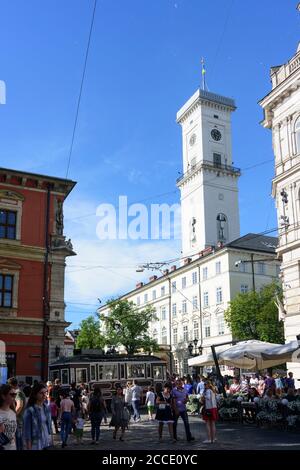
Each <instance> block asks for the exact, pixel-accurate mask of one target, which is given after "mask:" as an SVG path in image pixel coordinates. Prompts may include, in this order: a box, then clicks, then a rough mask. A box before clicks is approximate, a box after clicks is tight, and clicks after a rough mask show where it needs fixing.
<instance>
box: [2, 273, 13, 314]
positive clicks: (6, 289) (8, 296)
mask: <svg viewBox="0 0 300 470" xmlns="http://www.w3.org/2000/svg"><path fill="white" fill-rule="evenodd" d="M13 279H14V277H13V276H12V275H8V274H0V307H12V301H13Z"/></svg>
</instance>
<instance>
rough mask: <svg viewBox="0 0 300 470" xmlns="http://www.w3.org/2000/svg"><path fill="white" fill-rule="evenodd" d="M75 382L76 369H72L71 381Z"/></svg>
mask: <svg viewBox="0 0 300 470" xmlns="http://www.w3.org/2000/svg"><path fill="white" fill-rule="evenodd" d="M73 382H75V369H73V368H72V369H70V383H71V384H72V383H73Z"/></svg>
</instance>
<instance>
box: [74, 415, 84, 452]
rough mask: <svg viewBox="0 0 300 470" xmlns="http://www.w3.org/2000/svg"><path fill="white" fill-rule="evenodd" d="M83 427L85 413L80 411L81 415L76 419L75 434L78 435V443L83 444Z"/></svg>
mask: <svg viewBox="0 0 300 470" xmlns="http://www.w3.org/2000/svg"><path fill="white" fill-rule="evenodd" d="M83 428H84V418H83V413H80V414H79V417H78V418H77V419H76V421H75V436H76V443H77V445H79V444H83V442H82V436H83Z"/></svg>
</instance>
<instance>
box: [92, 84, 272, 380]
mask: <svg viewBox="0 0 300 470" xmlns="http://www.w3.org/2000/svg"><path fill="white" fill-rule="evenodd" d="M235 108H236V107H235V103H234V101H233V100H232V99H231V98H227V97H224V96H220V95H216V94H215V93H210V92H208V91H206V90H197V92H196V93H195V94H194V95H193V96H192V97H191V98H190V99H189V100H188V101H187V103H186V104H185V105H184V106H183V107H182V108H181V109H180V111H179V112H178V113H177V122H178V123H179V124H180V125H181V128H182V142H183V174H182V176H181V177H180V178H179V179H178V180H177V186H178V188H179V189H180V192H181V217H182V223H181V225H182V253H183V262H182V263H181V265H180V266H176V265H174V266H172V267H171V268H170V269H169V270H166V271H164V272H163V273H162V274H163V275H162V276H160V277H157V276H152V277H151V278H150V279H149V282H148V283H146V284H144V283H139V284H138V285H137V286H136V289H134V290H133V291H131V292H129V293H127V294H126V295H124V296H122V299H128V300H130V301H133V302H134V303H135V304H136V305H137V306H139V307H140V308H141V309H142V308H143V307H144V306H145V305H152V306H153V307H154V308H155V311H156V316H157V320H155V321H153V322H152V324H151V325H150V334H151V336H152V337H153V338H154V339H156V340H157V341H158V343H159V344H160V345H161V347H162V349H164V348H165V349H166V350H168V349H169V350H170V351H171V355H170V361H169V367H170V369H171V370H172V371H175V372H178V373H180V374H186V373H187V372H188V358H189V348H188V346H189V344H190V343H191V344H192V345H194V348H195V350H194V352H195V353H196V352H197V351H198V349H197V348H199V347H200V348H201V349H202V351H203V353H205V352H207V351H206V348H209V347H210V346H211V345H212V344H218V343H222V342H225V341H231V340H232V335H231V332H230V331H229V329H228V327H227V325H226V323H225V319H224V312H225V310H226V309H227V307H228V303H229V302H230V301H231V300H232V299H233V298H234V297H235V296H236V294H237V293H239V292H247V291H249V290H251V289H260V288H261V287H262V286H263V285H265V284H269V283H270V282H272V281H273V280H275V279H278V264H279V262H278V261H277V260H276V259H275V249H276V246H277V239H276V238H274V237H265V236H261V235H257V234H251V233H250V234H248V235H245V236H243V237H240V227H239V207H238V186H237V182H238V178H239V176H240V170H239V169H238V168H235V167H234V166H233V162H232V155H231V113H232V112H233V111H234V110H235ZM99 313H102V314H105V315H109V311H108V309H107V307H106V306H103V307H102V308H100V309H99Z"/></svg>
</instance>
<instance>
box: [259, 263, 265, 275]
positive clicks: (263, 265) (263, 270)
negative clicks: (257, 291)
mask: <svg viewBox="0 0 300 470" xmlns="http://www.w3.org/2000/svg"><path fill="white" fill-rule="evenodd" d="M257 270H258V274H265V263H257Z"/></svg>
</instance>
